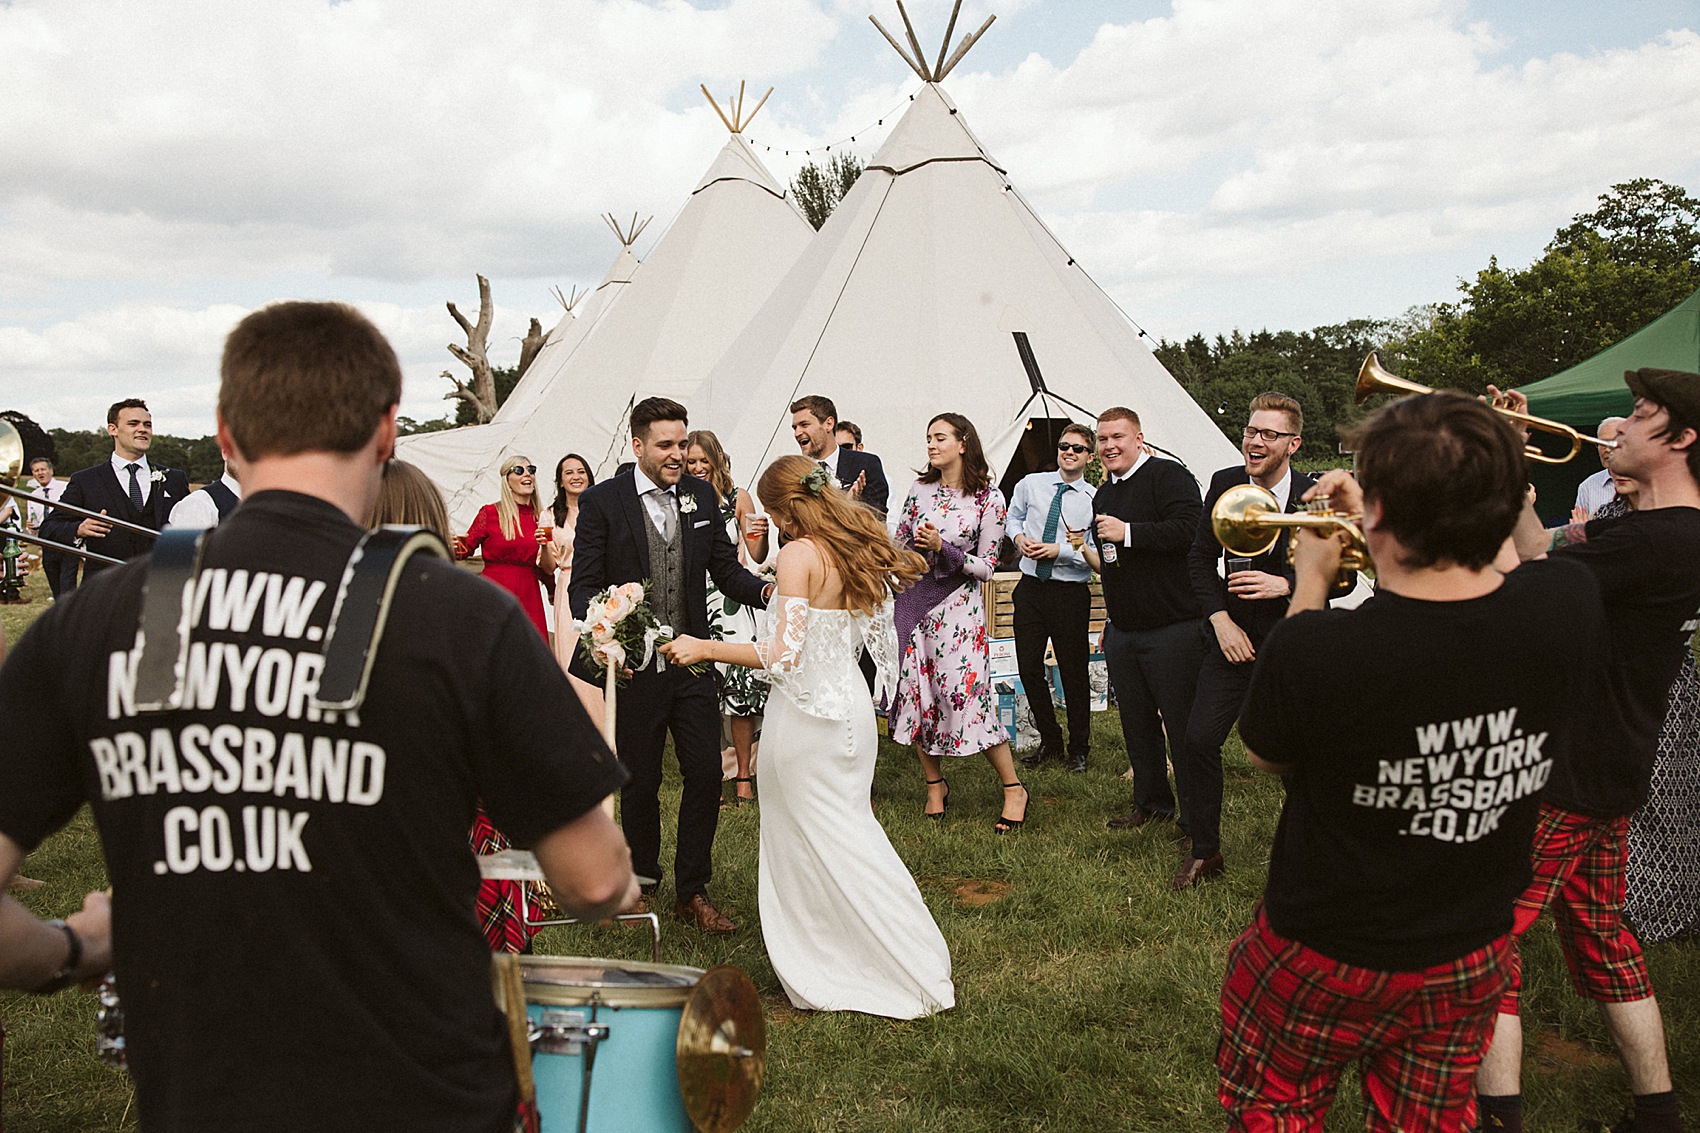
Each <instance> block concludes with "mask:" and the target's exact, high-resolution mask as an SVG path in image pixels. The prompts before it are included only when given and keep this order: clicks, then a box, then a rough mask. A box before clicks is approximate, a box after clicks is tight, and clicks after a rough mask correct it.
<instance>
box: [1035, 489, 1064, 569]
mask: <svg viewBox="0 0 1700 1133" xmlns="http://www.w3.org/2000/svg"><path fill="white" fill-rule="evenodd" d="M1068 489H1069V485H1068V484H1066V483H1063V484H1058V485H1057V494H1056V495H1054V496H1052V497H1051V510H1050V511H1048V512H1046V513H1045V533H1044V535H1042V536H1040V538H1039V542H1041V543H1055V542H1056V541H1057V526H1058V525H1059V524H1060V523H1061V522H1062V502H1063V495H1064V494H1065V493H1066V492H1067V491H1068ZM1056 565H1057V560H1056V559H1040V560H1039V561H1038V562H1036V563H1034V564H1033V574H1034V575H1035V576H1036V577H1038V578H1039V580H1040V581H1042V582H1049V581H1050V579H1051V571H1052V570H1053V569H1055V567H1056Z"/></svg>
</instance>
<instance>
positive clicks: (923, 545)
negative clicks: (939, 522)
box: [915, 519, 944, 552]
mask: <svg viewBox="0 0 1700 1133" xmlns="http://www.w3.org/2000/svg"><path fill="white" fill-rule="evenodd" d="M943 546H944V537H943V536H942V535H940V534H939V529H938V528H937V527H934V526H933V521H932V520H930V519H923V520H922V521H921V526H919V527H917V528H915V549H916V550H917V551H929V552H936V551H938V550H939V548H941V547H943Z"/></svg>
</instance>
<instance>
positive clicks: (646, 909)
mask: <svg viewBox="0 0 1700 1133" xmlns="http://www.w3.org/2000/svg"><path fill="white" fill-rule="evenodd" d="M654 911H655V886H653V885H644V886H640V887H639V888H638V899H637V904H635V905H633V906H632V907H631V908H629V909H627V910H626V912H628V913H630V914H632V915H633V916H635V917H646V916H648V915H649V914H650V913H653V912H654Z"/></svg>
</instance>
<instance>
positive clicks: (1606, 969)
mask: <svg viewBox="0 0 1700 1133" xmlns="http://www.w3.org/2000/svg"><path fill="white" fill-rule="evenodd" d="M1531 853H1532V864H1533V866H1534V869H1535V878H1534V880H1533V881H1531V882H1530V883H1529V888H1527V889H1525V890H1524V891H1523V895H1522V896H1521V897H1519V898H1517V909H1516V924H1515V927H1514V928H1513V929H1512V931H1513V932H1514V933H1515V934H1516V935H1517V936H1522V935H1523V934H1524V933H1525V932H1528V931H1529V929H1530V928H1531V927H1532V926H1533V925H1534V923H1535V922H1536V921H1537V920H1539V919H1540V917H1541V913H1543V912H1545V911H1546V910H1547V909H1551V910H1552V919H1553V924H1554V925H1555V926H1556V927H1557V929H1558V944H1559V948H1560V949H1561V950H1562V951H1563V953H1564V962H1565V964H1566V965H1567V966H1568V967H1569V968H1570V982H1571V984H1572V985H1573V986H1574V987H1575V988H1576V993H1577V994H1578V995H1580V996H1582V997H1583V998H1584V999H1593V1000H1598V1001H1600V1002H1602V1003H1634V1002H1635V1001H1637V1000H1641V999H1646V998H1648V997H1649V996H1651V995H1652V994H1653V984H1652V981H1651V980H1649V979H1648V978H1647V962H1646V960H1645V959H1643V958H1642V955H1641V942H1640V941H1638V940H1636V939H1635V937H1634V935H1633V934H1632V933H1631V932H1630V931H1629V930H1628V929H1627V928H1625V927H1624V924H1623V891H1624V880H1623V871H1624V868H1625V866H1626V865H1627V863H1628V861H1629V816H1628V815H1623V816H1621V817H1618V818H1590V817H1589V816H1588V815H1585V814H1577V813H1575V812H1574V811H1568V810H1563V809H1561V808H1559V807H1556V806H1553V805H1552V804H1550V803H1542V804H1541V817H1540V821H1539V822H1538V823H1537V824H1536V826H1535V840H1534V846H1533V848H1532V850H1531ZM1513 960H1514V963H1513V966H1512V970H1511V986H1510V988H1509V989H1508V990H1507V991H1506V993H1505V998H1504V1000H1503V1001H1502V1002H1501V1003H1500V1005H1499V1010H1500V1012H1501V1013H1502V1014H1505V1015H1515V1014H1517V1007H1518V993H1519V991H1520V990H1521V988H1522V974H1523V973H1522V957H1521V956H1517V955H1514V956H1513Z"/></svg>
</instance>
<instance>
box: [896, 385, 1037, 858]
mask: <svg viewBox="0 0 1700 1133" xmlns="http://www.w3.org/2000/svg"><path fill="white" fill-rule="evenodd" d="M1003 523H1004V499H1003V493H1002V492H1000V491H998V490H997V488H996V487H995V486H994V485H993V483H992V474H991V469H990V468H988V467H987V465H986V456H985V453H984V452H983V451H982V449H981V447H980V435H979V434H978V433H977V432H975V430H974V425H973V423H972V422H971V421H969V420H968V418H966V417H964V416H962V415H961V414H959V413H941V414H939V415H938V416H937V417H934V418H933V419H932V420H931V421H929V422H928V423H927V470H926V472H924V473H923V474H922V475H921V477H920V478H919V479H918V480H916V481H915V486H914V487H912V488H911V489H910V490H909V496H908V498H907V499H905V500H904V501H903V511H902V513H901V518H900V519H899V521H898V524H897V545H898V546H900V547H913V548H914V549H915V550H917V551H919V552H920V553H921V554H922V555H923V556H924V557H925V558H926V560H927V567H928V570H927V573H926V574H924V575H922V576H921V581H920V582H918V583H917V584H916V585H915V586H914V587H912V588H911V589H909V590H905V591H904V592H903V593H901V594H899V595H898V596H897V600H896V620H897V640H898V646H899V648H900V649H901V650H902V651H903V661H902V665H901V667H900V668H899V669H898V676H897V695H896V698H895V700H894V702H893V703H892V706H891V711H890V728H891V738H892V739H893V740H894V741H896V742H897V743H913V744H914V745H915V754H916V755H918V756H920V757H921V769H922V770H923V771H924V772H925V773H926V780H927V805H926V808H925V810H924V811H923V813H924V814H925V815H926V816H927V817H928V818H943V817H944V812H945V808H946V806H947V805H948V804H949V802H950V784H949V783H947V782H945V778H944V774H943V770H944V768H943V763H942V762H941V760H942V758H943V757H944V756H947V755H973V754H975V753H976V752H984V753H985V756H986V759H987V761H988V762H990V763H991V765H992V767H993V769H994V770H996V771H997V773H998V781H999V782H1000V783H1001V784H1002V785H1003V790H1004V794H1003V813H1002V814H1001V815H1000V816H999V817H998V820H997V822H996V823H994V824H993V827H992V828H993V829H994V830H996V831H997V832H998V833H999V834H1005V833H1008V832H1009V831H1011V830H1014V829H1015V828H1016V827H1017V826H1020V825H1021V823H1022V822H1023V820H1025V819H1026V817H1027V787H1026V785H1025V784H1023V783H1022V782H1021V780H1019V779H1017V778H1016V777H1015V761H1014V759H1013V758H1012V757H1011V756H1010V751H1009V737H1008V735H1007V734H1005V732H1004V730H1003V727H1002V726H1001V725H1000V724H999V723H998V701H997V697H996V696H995V695H994V694H993V692H992V682H991V677H990V672H991V659H990V658H989V657H988V656H987V653H986V606H985V602H984V601H983V600H982V599H981V597H980V583H982V582H984V581H986V580H987V579H989V578H991V577H992V571H994V570H995V569H997V561H998V542H999V540H1001V539H1002V538H1003Z"/></svg>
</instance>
